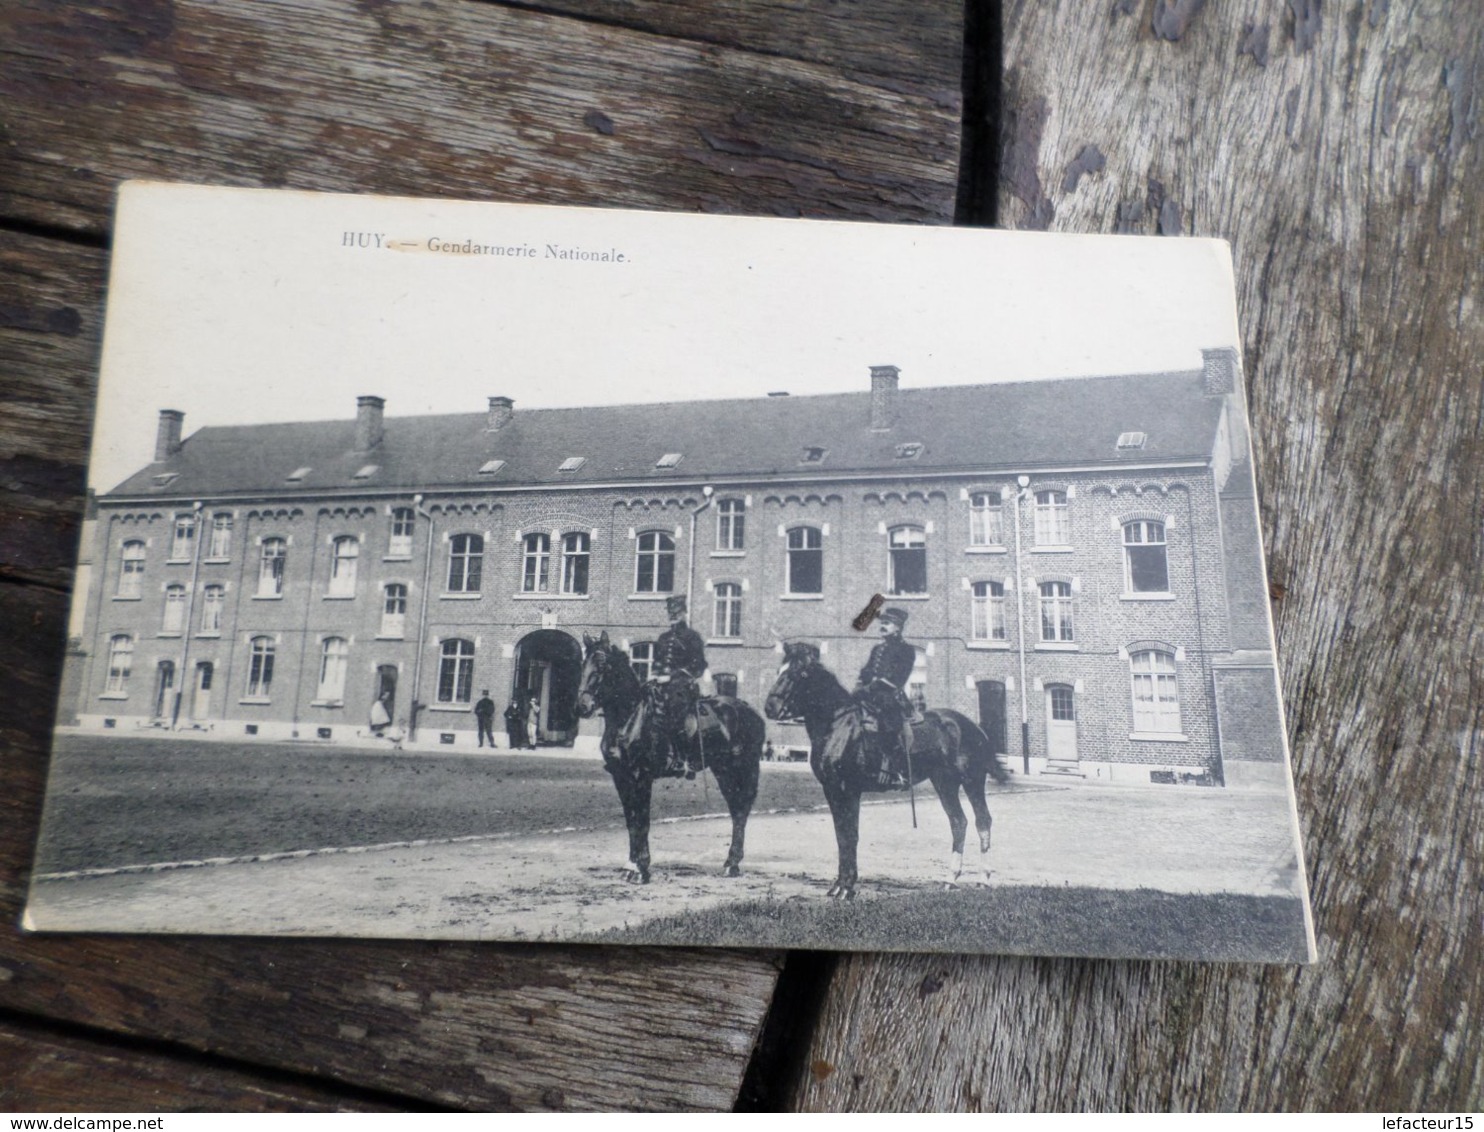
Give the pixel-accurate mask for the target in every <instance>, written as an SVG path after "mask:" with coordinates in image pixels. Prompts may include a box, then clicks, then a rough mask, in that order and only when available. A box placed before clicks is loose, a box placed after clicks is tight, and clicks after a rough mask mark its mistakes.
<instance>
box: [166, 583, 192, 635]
mask: <svg viewBox="0 0 1484 1132" xmlns="http://www.w3.org/2000/svg"><path fill="white" fill-rule="evenodd" d="M185 608H186V590H185V587H184V586H166V587H165V616H164V618H163V619H162V620H161V622H160V632H162V633H180V632H182V631H184V629H185Z"/></svg>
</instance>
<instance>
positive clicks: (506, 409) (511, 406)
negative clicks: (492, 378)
mask: <svg viewBox="0 0 1484 1132" xmlns="http://www.w3.org/2000/svg"><path fill="white" fill-rule="evenodd" d="M513 416H515V402H514V401H512V400H511V399H510V398H509V397H491V398H490V423H489V426H488V427H487V429H486V431H487V432H499V431H500V430H501V429H502V428H504V427H505V426H506V425H508V424H509V423H510V418H511V417H513Z"/></svg>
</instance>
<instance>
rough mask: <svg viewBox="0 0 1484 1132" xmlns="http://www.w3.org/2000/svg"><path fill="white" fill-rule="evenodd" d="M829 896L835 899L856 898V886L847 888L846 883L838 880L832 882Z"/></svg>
mask: <svg viewBox="0 0 1484 1132" xmlns="http://www.w3.org/2000/svg"><path fill="white" fill-rule="evenodd" d="M829 896H830V898H831V899H834V900H854V899H855V889H854V888H847V887H846V886H845V885H843V884H841V883H840V882H839V881H836V882H835V883H834V884H832V885H831V886H830V891H829Z"/></svg>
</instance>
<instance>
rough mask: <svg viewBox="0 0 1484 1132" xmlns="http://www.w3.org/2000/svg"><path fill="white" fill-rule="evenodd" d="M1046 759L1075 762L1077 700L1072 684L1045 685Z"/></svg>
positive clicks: (1061, 762)
mask: <svg viewBox="0 0 1484 1132" xmlns="http://www.w3.org/2000/svg"><path fill="white" fill-rule="evenodd" d="M1046 761H1047V762H1048V763H1052V764H1056V765H1060V766H1066V765H1068V764H1073V763H1076V762H1077V701H1076V697H1075V695H1074V691H1073V688H1072V685H1070V684H1048V685H1046Z"/></svg>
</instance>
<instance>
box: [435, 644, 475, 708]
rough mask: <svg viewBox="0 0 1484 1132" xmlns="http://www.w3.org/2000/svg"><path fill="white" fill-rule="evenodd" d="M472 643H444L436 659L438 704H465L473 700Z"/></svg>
mask: <svg viewBox="0 0 1484 1132" xmlns="http://www.w3.org/2000/svg"><path fill="white" fill-rule="evenodd" d="M473 688H474V642H473V641H465V640H461V639H459V638H457V637H455V638H454V639H452V640H448V641H444V642H443V648H442V651H441V653H440V655H439V658H438V702H439V703H440V704H467V703H468V702H469V701H470V699H472V698H473Z"/></svg>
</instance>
